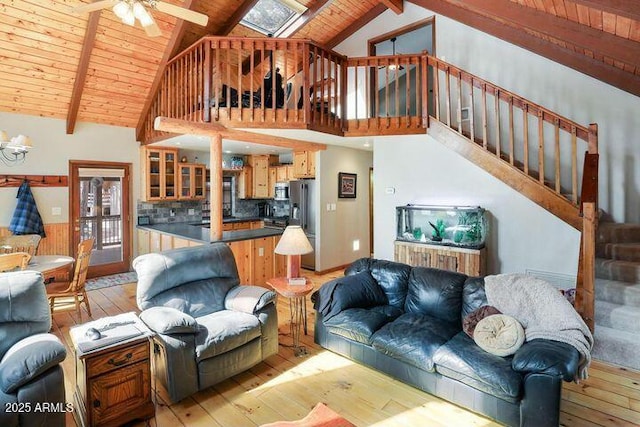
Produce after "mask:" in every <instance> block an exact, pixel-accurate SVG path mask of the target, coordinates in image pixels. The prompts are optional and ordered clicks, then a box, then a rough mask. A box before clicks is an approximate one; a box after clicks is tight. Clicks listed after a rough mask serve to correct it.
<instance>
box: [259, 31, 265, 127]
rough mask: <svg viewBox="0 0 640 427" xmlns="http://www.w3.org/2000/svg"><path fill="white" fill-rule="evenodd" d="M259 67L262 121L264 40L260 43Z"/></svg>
mask: <svg viewBox="0 0 640 427" xmlns="http://www.w3.org/2000/svg"><path fill="white" fill-rule="evenodd" d="M260 69H261V71H262V73H261V76H260V121H261V122H263V123H264V110H265V105H264V104H265V96H266V94H265V93H264V75H265V73H264V42H262V43H261V44H260Z"/></svg>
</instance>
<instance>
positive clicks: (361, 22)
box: [325, 3, 387, 49]
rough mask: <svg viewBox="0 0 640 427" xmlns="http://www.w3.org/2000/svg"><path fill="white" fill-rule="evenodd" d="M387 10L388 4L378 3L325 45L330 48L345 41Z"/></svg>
mask: <svg viewBox="0 0 640 427" xmlns="http://www.w3.org/2000/svg"><path fill="white" fill-rule="evenodd" d="M385 10H387V6H385V5H384V4H382V3H378V4H377V5H376V6H375V7H373V8H372V9H369V11H368V12H367V13H365V14H364V15H362V16H361V17H360V18H358V19H356V20H355V21H354V22H353V23H352V24H351V25H349V26H348V27H347V28H345V29H344V30H342V31H340V32H339V33H338V34H336V35H335V36H333V37H332V38H331V39H330V40H329V41H328V42H327V43H325V46H326V47H327V48H329V49H333V48H334V47H336V46H337V45H339V44H340V43H342V42H343V41H345V40H346V39H347V38H349V36H351V35H353V34H354V33H355V32H356V31H358V30H359V29H360V28H362V27H364V26H365V25H367V24H368V23H369V22H371V21H373V20H374V19H375V18H377V17H378V16H380V14H381V13H382V12H384V11H385Z"/></svg>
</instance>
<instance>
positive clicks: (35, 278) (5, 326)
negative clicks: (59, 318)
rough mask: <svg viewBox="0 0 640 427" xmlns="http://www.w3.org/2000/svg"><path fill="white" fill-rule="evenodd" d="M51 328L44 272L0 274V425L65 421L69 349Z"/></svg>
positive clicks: (68, 409) (41, 424) (6, 426)
mask: <svg viewBox="0 0 640 427" xmlns="http://www.w3.org/2000/svg"><path fill="white" fill-rule="evenodd" d="M50 329H51V312H50V311H49V304H48V302H47V295H46V292H45V287H44V281H43V279H42V275H41V274H40V273H38V272H35V271H18V272H13V273H1V274H0V425H1V426H3V427H12V426H47V427H49V426H52V427H57V426H64V425H65V412H66V411H70V410H72V409H73V408H72V406H71V405H70V404H67V403H65V393H64V374H63V372H62V367H61V366H60V363H61V362H62V361H63V360H64V359H65V357H66V355H67V352H66V350H65V347H64V345H62V343H61V342H60V340H59V339H58V338H57V337H56V336H55V335H53V334H50V333H49V330H50Z"/></svg>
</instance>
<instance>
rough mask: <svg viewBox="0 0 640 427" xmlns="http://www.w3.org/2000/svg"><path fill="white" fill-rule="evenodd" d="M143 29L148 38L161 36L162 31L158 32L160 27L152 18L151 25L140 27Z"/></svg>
mask: <svg viewBox="0 0 640 427" xmlns="http://www.w3.org/2000/svg"><path fill="white" fill-rule="evenodd" d="M142 28H144V32H145V33H147V35H148V36H149V37H159V36H161V35H162V31H160V27H158V24H157V23H156V21H155V19H153V17H152V18H151V24H150V25H147V26H144V25H143V26H142Z"/></svg>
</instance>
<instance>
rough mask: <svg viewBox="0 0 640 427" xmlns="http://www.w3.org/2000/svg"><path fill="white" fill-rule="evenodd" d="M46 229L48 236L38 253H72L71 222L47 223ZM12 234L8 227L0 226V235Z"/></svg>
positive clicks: (42, 241) (39, 246)
mask: <svg viewBox="0 0 640 427" xmlns="http://www.w3.org/2000/svg"><path fill="white" fill-rule="evenodd" d="M44 231H45V233H46V234H47V237H45V238H43V239H42V240H41V241H40V244H39V245H38V252H37V255H71V254H69V223H67V222H62V223H56V224H45V225H44ZM11 234H12V233H11V232H10V231H9V228H8V227H0V236H8V235H11Z"/></svg>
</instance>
